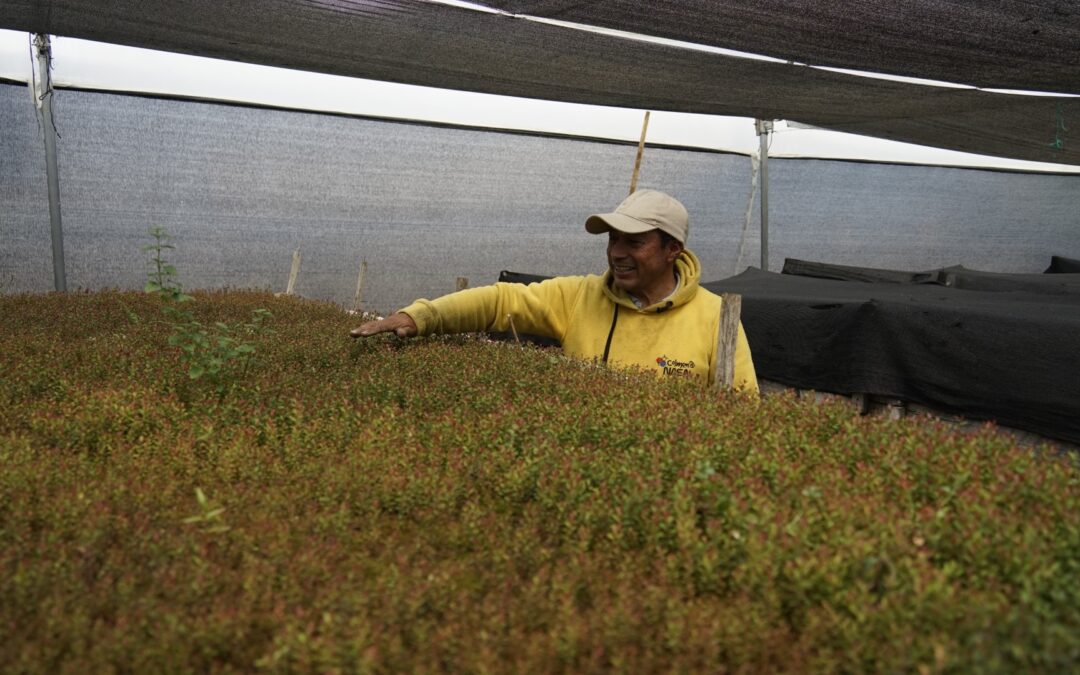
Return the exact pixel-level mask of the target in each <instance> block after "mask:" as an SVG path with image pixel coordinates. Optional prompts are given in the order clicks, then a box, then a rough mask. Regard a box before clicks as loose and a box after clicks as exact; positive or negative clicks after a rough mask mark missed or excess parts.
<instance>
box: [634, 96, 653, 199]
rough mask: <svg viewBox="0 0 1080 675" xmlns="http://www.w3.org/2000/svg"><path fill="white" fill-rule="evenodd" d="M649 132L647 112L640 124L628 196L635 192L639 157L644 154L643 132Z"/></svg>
mask: <svg viewBox="0 0 1080 675" xmlns="http://www.w3.org/2000/svg"><path fill="white" fill-rule="evenodd" d="M648 130H649V111H648V110H646V111H645V121H644V122H643V123H642V124H641V140H640V141H638V144H637V159H635V160H634V175H632V176H631V177H630V194H634V190H637V177H638V171H639V170H640V169H641V155H643V154H644V153H645V132H647V131H648Z"/></svg>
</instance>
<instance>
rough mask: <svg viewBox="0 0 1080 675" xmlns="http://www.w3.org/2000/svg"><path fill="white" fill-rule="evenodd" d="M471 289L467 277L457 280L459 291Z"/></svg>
mask: <svg viewBox="0 0 1080 675" xmlns="http://www.w3.org/2000/svg"><path fill="white" fill-rule="evenodd" d="M468 287H469V280H468V278H466V277H458V278H457V290H459V291H463V290H465V289H466V288H468Z"/></svg>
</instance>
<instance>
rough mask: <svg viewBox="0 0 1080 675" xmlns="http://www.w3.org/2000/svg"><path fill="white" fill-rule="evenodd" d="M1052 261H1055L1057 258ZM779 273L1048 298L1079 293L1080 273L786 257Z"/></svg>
mask: <svg viewBox="0 0 1080 675" xmlns="http://www.w3.org/2000/svg"><path fill="white" fill-rule="evenodd" d="M1055 259H1057V258H1056V256H1055ZM1060 266H1062V267H1063V266H1064V265H1060ZM781 274H790V275H795V276H804V277H815V278H818V279H834V280H837V281H861V282H865V283H891V284H937V285H939V286H949V287H952V288H962V289H965V290H969V291H991V292H1011V291H1020V292H1024V293H1040V294H1050V295H1062V294H1067V293H1080V274H1077V273H1057V274H1054V275H1052V276H1047V275H1046V274H1045V273H1044V274H1012V273H1009V274H1003V273H1000V272H984V271H981V270H972V269H968V268H966V267H964V266H963V265H952V266H949V267H942V268H940V269H936V270H930V271H926V272H905V271H903V270H888V269H877V268H873V267H852V266H848V265H834V264H831V263H821V262H812V261H807V260H798V259H795V258H786V259H785V260H784V268H783V270H782V271H781Z"/></svg>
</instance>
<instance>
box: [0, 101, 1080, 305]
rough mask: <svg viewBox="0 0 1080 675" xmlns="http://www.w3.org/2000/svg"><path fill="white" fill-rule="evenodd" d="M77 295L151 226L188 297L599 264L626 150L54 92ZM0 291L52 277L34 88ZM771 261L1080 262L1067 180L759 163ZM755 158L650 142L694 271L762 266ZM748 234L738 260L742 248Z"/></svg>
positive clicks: (0, 108) (445, 280) (1026, 266)
mask: <svg viewBox="0 0 1080 675" xmlns="http://www.w3.org/2000/svg"><path fill="white" fill-rule="evenodd" d="M55 114H56V119H57V126H58V128H59V131H60V134H61V138H60V140H59V141H58V151H59V171H60V181H61V188H60V192H61V203H62V208H63V218H64V221H63V226H64V234H65V254H66V258H67V278H68V285H69V287H70V288H89V289H97V288H103V287H126V288H138V287H141V285H142V284H143V282H144V281H145V260H146V255H145V254H143V253H141V252H140V250H139V249H140V247H141V246H142V245H144V244H146V243H149V241H150V238H149V236H148V235H147V229H148V227H149V226H151V225H161V226H163V227H164V228H165V229H166V230H168V231H169V232H170V233H171V234H172V235H173V236H174V237H175V244H176V246H177V248H176V250H175V251H174V252H173V253H172V256H173V260H174V261H175V263H176V264H177V266H178V268H179V271H180V277H181V279H180V280H181V282H183V283H184V284H185V287H187V288H201V287H211V288H220V287H241V288H262V289H269V290H273V291H281V290H284V288H285V285H286V282H287V279H288V274H289V267H290V263H291V259H292V252H293V250H294V249H296V248H300V249H301V251H302V255H303V263H302V267H301V271H300V275H299V278H298V282H297V285H296V292H297V293H299V294H301V295H304V296H307V297H312V298H318V299H324V300H330V301H334V302H338V303H341V304H343V305H346V306H351V304H352V300H353V295H354V292H355V289H356V281H357V273H358V271H359V267H360V262H361V260H365V261H367V263H368V274H367V279H366V283H365V293H364V297H365V301H366V302H365V307H367V308H371V309H375V310H379V311H388V310H391V309H394V308H396V307H399V306H401V305H403V304H405V303H407V302H409V301H411V300H413V299H414V298H417V297H432V296H436V295H440V294H442V293H444V292H448V291H451V290H453V288H454V286H455V279H456V278H457V277H467V278H468V279H469V283H470V285H479V284H484V283H490V282H492V281H494V280H495V279H496V278H497V277H498V273H499V271H501V270H503V269H511V270H515V271H520V272H536V273H541V274H583V273H598V272H601V271H602V270H603V269H604V267H605V262H604V240H603V238H601V237H595V236H591V235H588V234H587V233H585V232H584V229H583V223H584V220H585V218H586V217H587V216H588V215H589V214H590V213H594V212H597V211H608V210H611V209H612V208H614V206H615V205H616V204H617V203H618V202H619V201H620V200H621V199H622V198H623V197H624V196H625V195H626V193H627V190H628V187H629V176H630V173H631V170H632V167H633V162H634V155H635V153H636V148H635V147H634V146H633V145H625V144H615V143H602V142H594V141H586V140H577V139H567V138H552V137H541V136H532V135H522V134H512V133H503V132H491V131H480V130H467V129H459V128H448V127H435V126H424V125H417V124H406V123H397V122H387V121H378V120H370V119H359V118H353V117H344V116H334V115H322V114H314V113H299V112H289V111H281V110H271V109H265V108H255V107H244V106H235V105H221V104H210V103H202V102H191V101H179V100H172V99H162V98H150V97H139V96H126V95H117V94H105V93H93V92H83V91H74V90H59V91H57V92H56V95H55ZM0 120H2V122H3V129H4V133H3V134H2V135H0V151H2V154H0V283H3V286H4V289H5V291H35V292H39V291H47V290H50V289H51V286H52V270H51V253H50V248H49V215H48V202H47V189H46V184H45V175H44V173H45V172H44V161H43V159H42V158H43V155H44V150H43V149H42V145H41V142H40V140H39V128H38V123H37V122H36V120H35V116H34V112H33V106H32V104H31V100H30V97H29V95H28V94H27V91H26V88H25V87H22V86H14V85H0ZM770 173H771V192H770V219H771V224H772V227H771V232H770V254H771V255H770V268H771V269H779V268H780V267H781V266H782V264H783V260H784V258H787V257H794V258H800V259H806V260H828V261H832V262H837V263H843V264H854V265H863V266H880V267H890V268H899V269H903V268H914V269H922V268H925V267H929V266H939V265H949V264H963V265H965V266H967V267H970V268H975V269H988V270H994V271H1009V272H1024V271H1030V272H1037V271H1042V270H1043V269H1045V267H1046V265H1047V263H1048V261H1049V259H1050V255H1051V254H1057V255H1064V256H1069V257H1078V256H1080V249H1078V247H1077V241H1078V239H1080V238H1078V237H1077V236H1076V232H1077V224H1076V220H1077V216H1076V214H1077V213H1080V190H1078V189H1077V188H1078V187H1080V176H1061V175H1039V174H1020V173H1007V172H993V171H976V170H963V169H951V168H935V167H919V166H901V165H884V164H870V163H852V162H838V161H817V160H814V161H810V160H776V159H773V160H771V161H770ZM751 176H752V170H751V162H750V160H749V159H748V158H746V157H743V156H738V155H730V154H722V153H716V152H705V151H692V150H685V149H672V148H653V147H650V148H648V149H647V150H646V153H645V158H644V162H643V165H642V173H641V178H640V182H639V186H641V187H653V188H657V189H661V190H665V191H669V192H671V193H673V194H675V195H676V196H678V197H679V198H680V199H681V200H682V201H683V202H684V203H685V204H686V206H687V208H688V210H689V211H690V213H691V234H690V242H689V243H690V247H691V248H692V249H693V250H694V251H695V252H696V253H697V254H698V255H699V256H700V257H701V259H702V262H703V267H704V277H705V279H706V280H710V279H719V278H722V277H726V276H729V275H731V274H734V273H736V272H738V271H741V270H742V269H745V267H746V266H747V265H757V264H758V261H759V258H758V250H759V249H758V236H757V235H758V229H757V228H758V224H757V211H756V208H755V209H754V210H753V212H752V222H751V223H750V224H749V227H746V226H747V220H746V209H747V205H748V200H749V199H750V196H751ZM740 244H741V245H742V250H743V255H742V258H741V259H740V258H739V251H740Z"/></svg>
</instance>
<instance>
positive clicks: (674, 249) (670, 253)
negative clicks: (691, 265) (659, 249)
mask: <svg viewBox="0 0 1080 675" xmlns="http://www.w3.org/2000/svg"><path fill="white" fill-rule="evenodd" d="M685 248H686V246H684V245H683V243H682V242H681V241H679V240H678V239H672V240H670V241H668V246H667V259H668V262H675V261H676V260H678V258H679V254H681V253H682V252H683V250H684V249H685Z"/></svg>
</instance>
